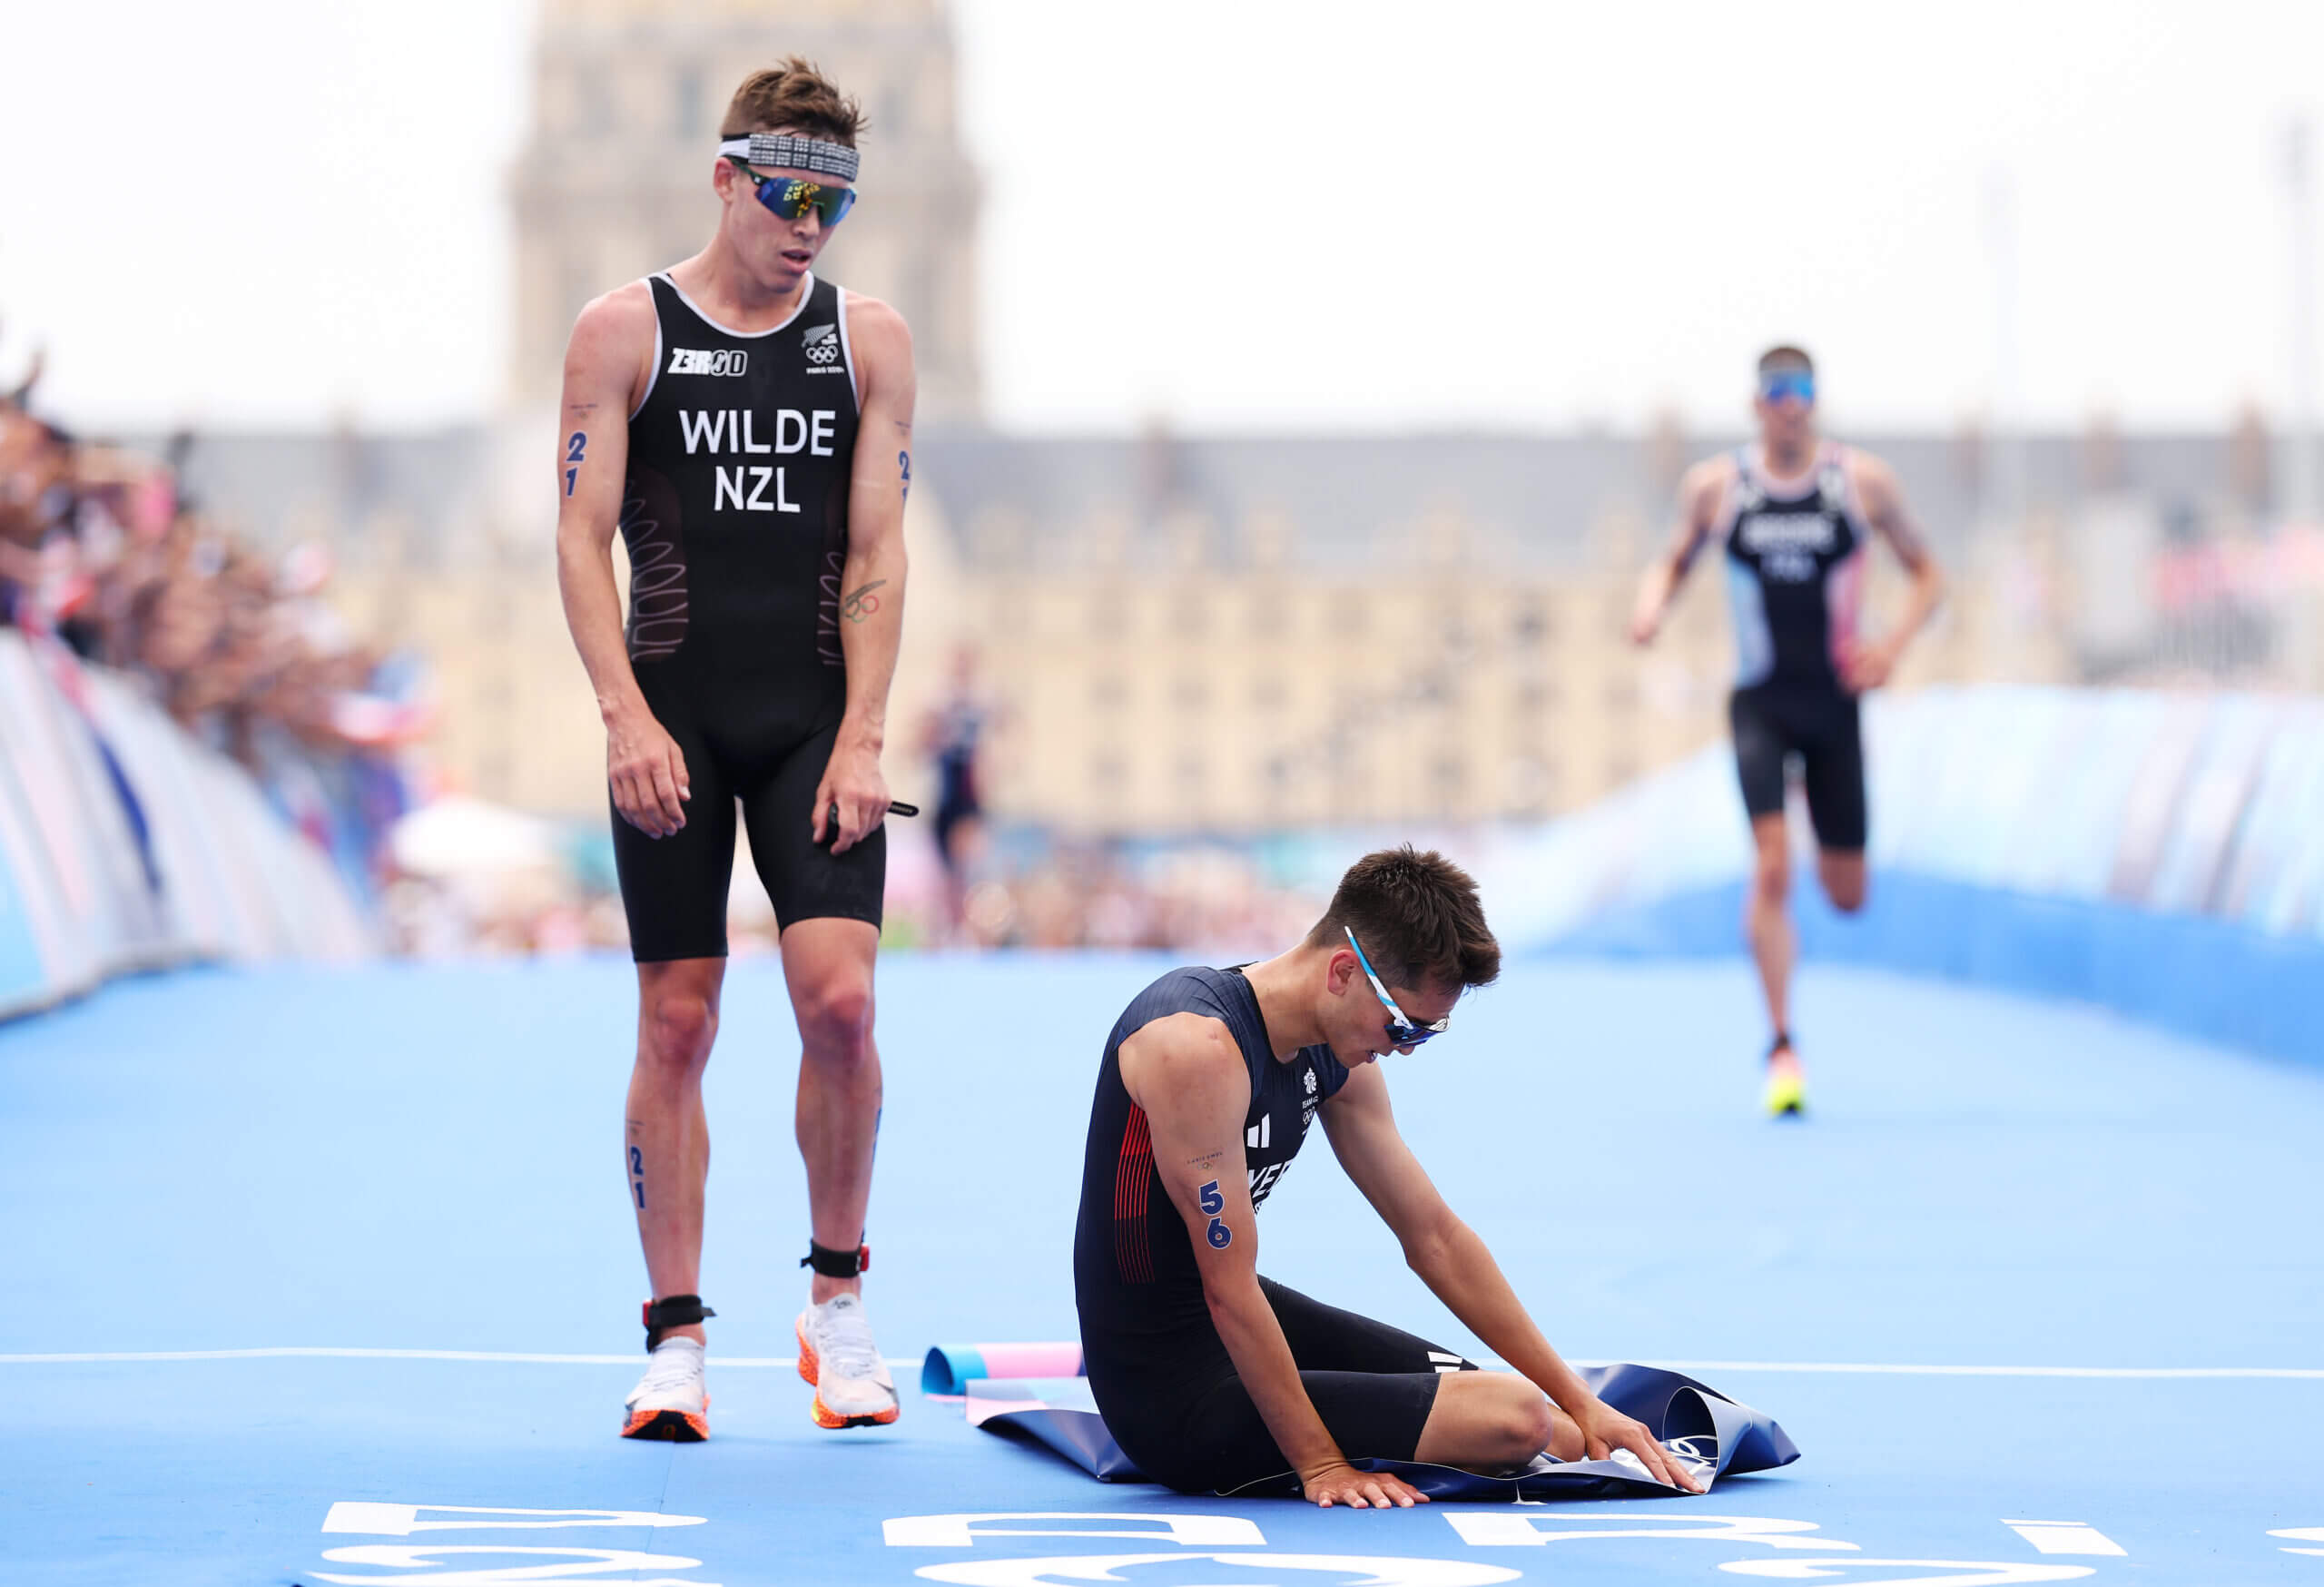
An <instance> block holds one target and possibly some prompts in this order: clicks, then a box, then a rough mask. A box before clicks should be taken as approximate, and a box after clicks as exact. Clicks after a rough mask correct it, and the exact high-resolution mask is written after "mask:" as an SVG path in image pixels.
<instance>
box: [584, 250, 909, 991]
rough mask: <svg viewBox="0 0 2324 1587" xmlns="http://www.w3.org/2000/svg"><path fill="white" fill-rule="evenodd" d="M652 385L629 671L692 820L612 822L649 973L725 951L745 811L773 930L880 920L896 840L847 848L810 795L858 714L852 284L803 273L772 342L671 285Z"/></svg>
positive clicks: (635, 530) (633, 521) (633, 441)
mask: <svg viewBox="0 0 2324 1587" xmlns="http://www.w3.org/2000/svg"><path fill="white" fill-rule="evenodd" d="M646 284H647V286H648V287H649V288H650V289H651V291H653V294H654V313H655V346H654V371H655V372H654V377H653V380H652V383H651V384H650V385H648V386H647V388H646V390H645V399H643V400H642V401H641V402H639V404H638V406H637V410H636V411H635V412H634V413H632V414H631V415H630V416H629V468H628V475H627V478H626V480H625V484H624V487H623V489H622V508H621V533H622V538H623V541H624V543H625V546H626V547H627V549H628V552H629V565H630V587H629V615H628V621H627V623H626V624H625V630H624V631H625V637H626V639H627V642H628V647H629V660H630V667H631V670H632V671H633V672H634V673H635V675H636V676H637V686H638V688H639V689H640V690H641V691H642V692H643V693H644V695H645V703H646V705H648V706H649V707H650V708H651V709H652V710H653V713H654V716H655V720H656V721H658V722H659V723H661V724H662V726H663V727H664V728H665V730H666V731H667V732H668V733H669V734H670V736H671V737H672V738H674V739H675V740H676V741H677V744H678V750H679V753H680V754H683V755H684V757H685V765H686V774H687V777H688V779H689V780H690V782H691V784H692V788H693V798H692V799H691V800H690V801H689V802H688V803H687V804H686V806H685V815H686V823H685V825H684V827H682V828H680V829H679V830H678V831H677V832H676V833H673V834H672V835H670V836H668V837H665V838H652V837H648V836H646V835H645V833H642V832H640V831H638V830H637V829H636V828H635V827H634V826H632V825H630V823H628V822H626V821H625V820H623V819H622V816H621V813H620V812H619V811H618V810H616V811H615V813H614V818H613V830H614V861H615V868H616V870H617V871H618V872H619V874H620V877H621V897H622V906H623V908H624V910H625V912H626V913H627V914H628V916H629V936H630V951H631V953H632V955H633V956H634V957H635V959H637V961H639V962H641V963H645V962H651V961H661V960H670V959H706V958H716V957H720V956H723V955H724V953H725V951H726V893H727V887H728V883H729V881H730V879H731V877H732V874H733V872H734V823H735V811H736V806H737V804H738V803H739V805H740V807H741V813H742V821H743V825H744V826H745V827H746V828H747V829H748V831H749V833H750V838H751V858H752V861H753V863H755V864H756V866H757V867H758V872H759V879H760V881H761V882H763V883H764V884H765V887H766V891H767V897H768V899H769V900H770V901H771V902H773V905H774V913H775V921H776V924H777V925H778V926H779V927H789V926H790V925H792V924H793V922H798V921H802V920H812V919H822V918H840V919H845V920H859V921H865V922H870V923H871V924H872V925H874V926H876V925H878V924H879V923H880V905H881V892H882V891H883V888H884V886H885V882H886V876H887V854H888V849H887V833H886V829H885V828H884V827H874V828H873V829H872V832H871V833H870V834H869V835H868V836H866V837H865V838H864V839H863V840H862V842H860V843H855V844H854V845H852V847H850V848H849V850H848V851H847V853H843V854H839V855H833V854H832V852H831V850H830V848H829V847H828V846H821V847H819V846H818V845H817V844H816V843H815V842H814V839H813V827H812V815H813V811H812V805H813V803H814V798H815V789H816V787H817V786H818V785H819V784H821V783H822V776H823V772H824V769H825V767H826V766H827V765H828V764H830V761H831V754H832V744H834V743H835V742H837V739H838V735H839V725H840V718H841V716H842V714H843V712H844V711H845V708H846V705H847V660H846V656H845V655H844V654H843V652H842V648H841V645H840V626H839V625H840V601H841V598H842V595H841V590H840V584H841V581H842V577H844V575H845V573H846V567H847V540H848V530H847V508H848V491H849V482H850V476H851V470H852V467H853V464H854V457H855V431H856V418H857V414H856V407H857V399H856V370H855V363H854V356H853V354H852V351H851V350H850V348H849V344H848V332H847V302H846V294H845V293H844V292H843V291H841V290H840V289H839V288H838V287H837V286H835V285H833V284H832V283H831V282H829V281H819V280H817V279H816V278H815V277H814V276H813V275H812V274H810V275H809V276H808V277H807V280H806V283H805V290H804V291H802V292H801V293H800V296H799V307H798V309H797V311H795V312H794V313H793V314H792V316H791V317H790V318H789V319H788V320H784V321H783V323H782V324H780V325H777V326H774V327H773V328H772V329H770V330H760V331H741V330H730V329H728V328H727V327H725V326H723V325H720V324H719V323H717V322H716V321H715V320H712V319H711V318H710V317H709V316H708V315H707V314H705V313H704V312H703V311H702V310H701V309H699V308H697V307H696V306H695V305H694V303H693V302H692V301H690V300H689V299H688V298H687V297H686V295H685V294H684V292H682V291H679V290H678V287H677V285H676V283H675V282H674V281H671V279H670V278H669V276H667V275H666V274H664V275H656V276H653V277H650V278H648V280H647V282H646Z"/></svg>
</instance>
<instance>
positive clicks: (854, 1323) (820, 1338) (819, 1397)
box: [799, 1295, 897, 1427]
mask: <svg viewBox="0 0 2324 1587" xmlns="http://www.w3.org/2000/svg"><path fill="white" fill-rule="evenodd" d="M799 1375H800V1376H801V1377H803V1378H805V1379H806V1380H807V1381H808V1382H809V1383H812V1384H813V1385H815V1405H814V1416H815V1425H816V1426H818V1427H868V1426H872V1425H874V1424H887V1423H890V1422H892V1421H894V1420H895V1419H896V1411H897V1405H896V1385H895V1382H894V1380H893V1379H891V1377H889V1375H888V1367H887V1364H886V1363H885V1362H883V1361H881V1359H880V1347H879V1346H877V1345H874V1344H873V1343H872V1322H871V1319H870V1318H868V1317H866V1316H864V1315H863V1302H862V1300H861V1299H860V1298H859V1297H857V1296H852V1295H835V1296H832V1297H831V1299H829V1300H827V1301H825V1302H823V1304H822V1305H821V1306H809V1307H808V1308H807V1309H806V1310H805V1311H803V1312H801V1313H800V1314H799Z"/></svg>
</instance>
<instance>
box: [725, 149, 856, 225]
mask: <svg viewBox="0 0 2324 1587" xmlns="http://www.w3.org/2000/svg"><path fill="white" fill-rule="evenodd" d="M729 158H730V159H731V158H732V156H729ZM734 169H735V170H737V171H740V172H741V173H743V175H745V176H747V177H749V178H750V179H751V180H752V181H753V182H755V183H756V184H757V192H758V200H759V202H761V203H762V204H764V205H765V206H766V207H767V209H768V211H769V212H772V213H773V214H775V215H778V216H780V217H781V218H783V220H786V221H795V220H797V219H798V218H799V217H800V216H802V215H803V214H805V213H806V212H808V211H809V210H812V211H814V212H815V213H816V214H818V215H820V216H822V222H823V224H824V225H826V226H836V225H838V224H839V223H840V222H842V221H843V220H845V219H847V212H848V211H850V210H852V209H853V208H854V207H855V190H854V189H853V188H852V187H833V186H832V185H831V184H830V183H829V182H804V181H802V180H801V179H800V178H798V177H795V176H768V175H765V174H764V173H761V172H757V171H753V170H752V169H751V167H750V166H749V165H748V164H747V163H744V162H743V161H740V160H736V161H734Z"/></svg>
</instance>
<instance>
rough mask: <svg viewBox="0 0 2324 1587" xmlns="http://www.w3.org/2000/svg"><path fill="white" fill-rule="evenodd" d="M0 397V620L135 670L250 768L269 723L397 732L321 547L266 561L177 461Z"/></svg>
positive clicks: (323, 738) (14, 397)
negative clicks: (343, 612)
mask: <svg viewBox="0 0 2324 1587" xmlns="http://www.w3.org/2000/svg"><path fill="white" fill-rule="evenodd" d="M36 379H37V370H34V376H33V378H32V379H28V380H25V382H24V383H23V384H22V385H20V386H19V387H18V388H17V389H15V390H14V391H11V392H10V393H8V394H7V395H6V396H5V397H0V624H5V625H6V626H12V627H15V628H18V629H24V630H29V631H32V632H35V633H43V634H53V635H54V636H55V637H56V638H58V639H60V640H62V641H63V642H64V644H65V645H66V646H70V647H71V648H72V649H73V651H74V653H76V654H77V655H80V656H81V657H82V658H83V659H84V660H86V661H93V662H99V663H103V665H108V666H113V667H118V668H120V669H122V670H123V671H125V672H129V673H132V674H133V675H137V676H138V677H140V678H141V679H142V680H143V683H144V685H145V686H146V687H147V688H148V689H149V690H150V691H151V693H152V695H153V698H154V699H155V700H156V701H157V702H158V703H159V704H160V705H162V707H163V708H164V709H166V710H167V711H168V712H169V713H170V715H172V717H174V718H175V719H176V720H177V721H178V722H179V723H180V724H182V725H183V726H185V727H186V728H188V729H189V730H190V731H192V732H193V733H195V734H198V735H200V736H201V737H202V738H204V739H205V740H207V741H208V742H210V743H211V744H213V745H215V746H216V747H217V748H220V749H222V750H224V751H226V752H227V753H229V754H233V755H234V756H236V757H237V758H238V759H240V760H241V761H243V762H244V764H249V765H251V766H252V768H253V769H257V767H258V765H259V762H260V760H261V753H262V752H261V744H260V742H259V740H260V738H261V734H262V733H263V731H264V730H266V729H268V728H270V727H271V728H273V729H277V730H279V731H281V733H283V734H288V735H290V736H291V738H292V739H294V740H295V741H297V742H298V743H299V744H301V745H304V746H306V747H308V748H310V749H313V750H317V751H321V752H324V753H340V752H347V751H356V750H366V751H368V750H372V749H376V748H379V746H380V745H381V744H385V743H388V742H389V741H392V740H395V739H398V738H399V737H408V736H409V734H411V733H412V732H413V731H414V730H415V728H416V726H417V725H418V724H417V723H416V722H415V721H414V720H413V717H414V715H416V714H415V713H410V712H404V713H398V712H393V711H383V710H381V709H380V708H379V705H380V704H381V703H383V702H381V698H380V696H379V695H375V694H374V693H372V690H373V688H374V685H375V683H376V682H377V680H378V678H379V673H380V668H381V660H382V658H381V657H380V656H379V655H378V654H377V653H375V652H373V651H371V650H369V648H367V647H365V646H361V645H358V644H356V643H354V642H353V641H352V640H351V639H350V637H349V636H348V635H347V634H346V633H345V632H344V630H343V629H342V628H341V626H340V624H339V622H338V620H337V618H336V616H334V615H333V614H332V612H331V610H330V607H329V606H326V605H325V604H324V603H323V601H322V600H321V599H320V593H321V590H322V586H323V585H324V584H325V582H326V581H327V580H328V578H329V577H330V558H329V556H328V554H327V553H325V552H324V551H323V549H322V548H321V547H319V546H311V545H310V546H305V547H300V548H298V549H297V550H295V551H293V552H291V554H289V555H288V556H286V557H281V558H280V559H279V560H278V559H275V558H271V557H266V556H264V555H262V554H261V553H260V552H259V551H258V550H256V549H255V548H253V547H250V546H248V545H245V544H243V543H242V542H241V541H240V540H238V539H237V538H236V537H234V536H233V535H232V534H231V533H229V532H227V531H226V530H225V529H224V528H223V527H221V526H219V525H218V524H216V523H214V522H212V521H211V520H210V519H209V518H208V517H206V516H205V515H204V514H203V513H202V511H201V510H200V508H199V507H198V506H197V505H196V504H195V503H194V502H193V501H192V500H191V499H189V498H188V497H187V496H186V494H185V492H184V491H183V490H182V488H181V486H180V482H179V475H178V469H177V468H175V467H173V461H176V460H182V457H183V455H184V453H185V451H186V450H187V449H189V448H190V447H191V445H192V441H191V438H187V437H181V438H179V439H178V440H177V441H175V442H173V443H172V449H171V450H172V460H168V461H165V460H162V459H156V458H146V457H142V456H139V455H137V454H135V453H133V452H130V451H127V450H124V449H121V448H118V447H113V446H107V445H103V444H101V443H95V442H90V441H84V440H82V439H79V438H77V437H75V436H74V435H73V434H72V433H71V432H70V431H68V430H66V429H64V428H63V427H62V426H60V425H58V424H56V423H55V422H54V421H52V420H48V419H42V418H39V417H37V416H35V415H34V413H33V411H32V410H31V408H30V404H29V399H30V397H31V395H32V390H33V386H34V380H36Z"/></svg>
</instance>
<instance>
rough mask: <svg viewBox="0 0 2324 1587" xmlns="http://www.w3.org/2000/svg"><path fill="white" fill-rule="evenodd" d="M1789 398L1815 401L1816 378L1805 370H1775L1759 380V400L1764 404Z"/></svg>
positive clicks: (1809, 401)
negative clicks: (1764, 402)
mask: <svg viewBox="0 0 2324 1587" xmlns="http://www.w3.org/2000/svg"><path fill="white" fill-rule="evenodd" d="M1787 397H1789V398H1792V399H1796V400H1797V401H1801V402H1808V403H1812V402H1814V401H1815V400H1816V377H1815V375H1814V374H1813V373H1811V372H1810V371H1808V370H1775V371H1774V372H1773V373H1771V374H1767V375H1762V376H1761V377H1760V378H1759V398H1760V400H1762V401H1766V402H1780V401H1782V400H1783V399H1785V398H1787Z"/></svg>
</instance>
